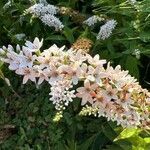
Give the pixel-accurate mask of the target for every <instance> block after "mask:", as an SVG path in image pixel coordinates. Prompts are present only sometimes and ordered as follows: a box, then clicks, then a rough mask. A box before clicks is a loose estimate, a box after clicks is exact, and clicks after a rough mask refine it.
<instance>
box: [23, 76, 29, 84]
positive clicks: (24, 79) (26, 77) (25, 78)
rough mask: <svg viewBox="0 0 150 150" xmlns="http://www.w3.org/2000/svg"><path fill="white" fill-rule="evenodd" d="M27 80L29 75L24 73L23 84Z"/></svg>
mask: <svg viewBox="0 0 150 150" xmlns="http://www.w3.org/2000/svg"><path fill="white" fill-rule="evenodd" d="M28 80H29V76H28V75H25V76H24V77H23V84H26V83H27V81H28Z"/></svg>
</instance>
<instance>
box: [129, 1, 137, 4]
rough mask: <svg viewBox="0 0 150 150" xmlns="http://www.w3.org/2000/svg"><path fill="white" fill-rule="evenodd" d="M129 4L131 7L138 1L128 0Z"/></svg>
mask: <svg viewBox="0 0 150 150" xmlns="http://www.w3.org/2000/svg"><path fill="white" fill-rule="evenodd" d="M128 2H129V3H130V4H131V5H134V4H135V3H137V1H136V0H128Z"/></svg>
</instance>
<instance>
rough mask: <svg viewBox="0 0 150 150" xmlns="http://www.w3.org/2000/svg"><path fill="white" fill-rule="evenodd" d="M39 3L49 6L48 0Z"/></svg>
mask: <svg viewBox="0 0 150 150" xmlns="http://www.w3.org/2000/svg"><path fill="white" fill-rule="evenodd" d="M39 3H42V4H44V5H48V3H47V1H46V0H39Z"/></svg>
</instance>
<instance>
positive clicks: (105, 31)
mask: <svg viewBox="0 0 150 150" xmlns="http://www.w3.org/2000/svg"><path fill="white" fill-rule="evenodd" d="M101 21H105V18H104V17H99V16H97V15H93V16H92V17H89V18H88V19H87V20H85V21H84V22H83V23H84V24H87V25H88V26H90V27H91V26H94V25H95V24H96V23H98V22H101ZM116 25H117V22H116V20H114V19H112V20H107V22H106V23H105V24H104V25H102V26H101V27H100V31H99V33H98V35H97V39H98V40H99V39H101V40H105V39H107V38H109V37H110V35H111V34H112V31H113V30H114V29H115V27H116Z"/></svg>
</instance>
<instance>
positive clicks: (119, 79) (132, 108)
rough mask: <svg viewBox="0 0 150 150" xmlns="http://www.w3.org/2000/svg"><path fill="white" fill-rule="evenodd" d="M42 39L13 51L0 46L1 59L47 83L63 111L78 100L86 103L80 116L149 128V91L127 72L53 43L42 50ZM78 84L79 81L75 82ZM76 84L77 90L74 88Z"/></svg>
mask: <svg viewBox="0 0 150 150" xmlns="http://www.w3.org/2000/svg"><path fill="white" fill-rule="evenodd" d="M42 44H43V41H40V40H39V39H38V38H35V40H34V41H33V43H32V42H30V41H27V42H26V43H25V46H22V47H20V46H19V45H18V46H17V49H16V51H15V50H14V48H13V47H12V46H11V45H9V46H8V47H7V48H6V47H2V48H1V49H0V60H1V61H3V62H5V63H7V64H8V65H9V69H10V70H14V71H15V73H16V74H18V75H22V76H23V84H25V83H26V82H27V81H28V80H31V81H33V82H35V83H36V84H38V85H40V84H41V83H43V82H44V81H46V82H47V83H48V84H49V85H50V93H49V95H50V101H52V102H53V104H54V105H55V107H56V109H58V110H59V111H62V110H63V109H65V108H66V107H67V106H68V104H69V103H70V102H72V101H73V100H76V98H80V99H81V105H82V106H86V107H84V109H83V110H82V111H81V113H80V114H81V115H86V114H87V115H90V114H93V115H95V116H99V117H100V116H104V117H106V118H107V119H108V120H111V121H116V122H117V124H118V125H122V126H123V127H132V126H134V127H142V128H146V129H150V111H149V110H150V92H148V91H147V90H146V89H143V88H142V87H141V86H140V85H139V83H138V82H136V79H134V77H131V76H130V75H129V74H128V71H123V70H121V67H120V66H119V65H118V66H116V67H115V68H113V67H112V66H110V63H107V67H106V68H104V66H103V65H104V64H106V60H101V59H100V58H99V55H96V56H94V57H92V56H90V55H89V54H87V53H83V52H82V51H80V50H78V51H76V50H73V49H69V50H68V51H65V50H64V48H65V47H61V48H58V47H57V46H56V45H53V46H51V47H50V48H48V49H46V50H44V51H42V52H41V50H40V48H41V46H42ZM78 83H80V84H78ZM75 87H77V89H76V88H75Z"/></svg>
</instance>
